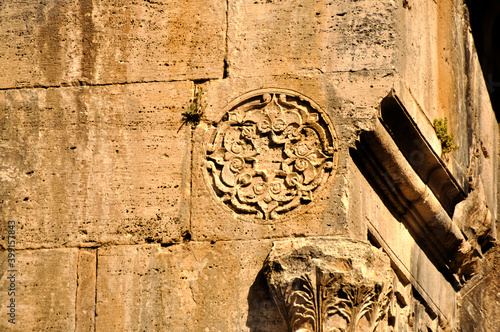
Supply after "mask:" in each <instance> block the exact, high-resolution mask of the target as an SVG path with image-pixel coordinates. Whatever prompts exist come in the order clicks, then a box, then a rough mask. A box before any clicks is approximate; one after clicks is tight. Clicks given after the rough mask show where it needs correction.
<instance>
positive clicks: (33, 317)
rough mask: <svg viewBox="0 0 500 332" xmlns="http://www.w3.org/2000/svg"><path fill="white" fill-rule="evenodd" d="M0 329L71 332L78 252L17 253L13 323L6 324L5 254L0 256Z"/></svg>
mask: <svg viewBox="0 0 500 332" xmlns="http://www.w3.org/2000/svg"><path fill="white" fill-rule="evenodd" d="M0 256H1V261H2V271H1V273H0V274H1V276H2V277H1V279H0V303H1V306H0V315H1V317H2V319H0V330H1V331H19V332H23V331H74V329H75V308H76V306H75V304H76V298H75V294H76V290H77V263H78V250H77V249H51V250H47V249H41V250H23V251H16V266H15V267H16V281H15V285H16V286H15V288H16V294H15V303H16V320H15V321H16V323H15V324H10V323H8V321H7V319H8V317H9V316H8V315H7V312H8V308H7V304H8V303H9V301H10V298H11V296H9V295H8V287H9V284H10V282H9V280H7V277H8V276H9V274H10V273H9V272H8V271H7V266H6V265H5V266H4V265H3V262H7V252H6V251H4V252H2V253H1V254H0Z"/></svg>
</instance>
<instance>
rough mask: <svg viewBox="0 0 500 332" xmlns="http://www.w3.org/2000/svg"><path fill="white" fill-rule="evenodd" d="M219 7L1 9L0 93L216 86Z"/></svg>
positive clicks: (70, 4) (73, 4)
mask: <svg viewBox="0 0 500 332" xmlns="http://www.w3.org/2000/svg"><path fill="white" fill-rule="evenodd" d="M225 6H226V4H225V2H222V1H209V2H207V1H189V2H182V3H181V2H178V1H141V2H137V1H131V0H127V1H92V0H80V1H68V0H63V1H54V0H44V1H40V2H37V3H31V2H25V1H9V2H2V4H0V11H1V12H2V20H1V21H0V39H1V40H2V41H3V44H2V45H3V46H2V48H1V49H0V59H1V61H2V66H1V68H0V88H7V87H19V86H36V85H43V86H47V85H49V86H53V85H61V84H70V85H71V84H74V83H78V82H80V81H83V82H89V83H116V82H140V81H161V80H179V79H207V78H220V77H222V75H223V60H224V52H225V47H226V46H225V40H224V35H225V29H226V22H225V21H226V8H225Z"/></svg>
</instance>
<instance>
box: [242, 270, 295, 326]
mask: <svg viewBox="0 0 500 332" xmlns="http://www.w3.org/2000/svg"><path fill="white" fill-rule="evenodd" d="M247 300H248V317H247V324H246V325H247V327H248V328H250V331H251V332H283V331H286V330H287V327H286V324H285V322H284V321H283V319H282V317H281V314H280V313H279V311H278V308H277V307H276V304H274V301H273V298H272V296H271V293H270V291H269V287H268V286H267V281H266V278H265V276H264V273H263V272H262V270H261V271H259V273H258V274H257V276H256V277H255V281H254V283H253V285H252V286H251V287H250V290H249V292H248V297H247Z"/></svg>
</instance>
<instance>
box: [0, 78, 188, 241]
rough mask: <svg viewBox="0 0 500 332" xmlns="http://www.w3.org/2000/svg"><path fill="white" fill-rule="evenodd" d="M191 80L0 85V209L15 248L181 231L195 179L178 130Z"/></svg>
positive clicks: (166, 236) (158, 237) (161, 236)
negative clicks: (12, 227) (10, 224)
mask: <svg viewBox="0 0 500 332" xmlns="http://www.w3.org/2000/svg"><path fill="white" fill-rule="evenodd" d="M192 87H193V86H192V84H191V83H189V82H179V83H152V84H137V85H135V84H132V85H119V86H108V87H81V88H59V89H25V90H12V91H3V92H1V93H0V108H1V112H0V128H1V140H2V141H1V145H0V155H1V159H0V165H1V172H0V176H1V180H2V183H3V185H2V186H3V187H2V190H3V191H2V197H1V198H2V209H1V212H0V215H1V216H2V218H3V220H15V221H16V222H17V223H18V225H19V227H18V235H19V236H18V248H23V247H24V248H26V247H40V246H56V245H61V244H62V243H65V244H69V245H85V243H90V244H92V243H95V242H98V243H102V242H120V243H135V242H144V241H166V242H168V241H170V240H171V239H173V238H179V237H180V233H181V232H182V227H183V223H184V222H185V221H186V220H188V218H189V217H188V215H189V211H188V203H187V198H186V197H187V195H188V187H187V186H188V185H189V183H190V180H189V176H190V175H189V169H190V151H189V146H190V137H189V132H188V129H187V126H184V127H183V128H182V129H180V130H179V128H180V126H181V123H182V117H181V113H182V111H183V109H184V108H185V107H186V106H187V105H188V104H189V100H190V97H191V96H192ZM0 236H2V237H3V236H5V234H0ZM1 243H2V245H3V244H4V243H5V242H4V241H3V240H2V242H1Z"/></svg>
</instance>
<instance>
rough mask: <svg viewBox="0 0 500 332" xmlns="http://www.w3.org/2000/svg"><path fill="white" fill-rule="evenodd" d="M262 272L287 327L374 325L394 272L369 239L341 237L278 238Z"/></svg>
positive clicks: (297, 330) (381, 318)
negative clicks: (279, 239)
mask: <svg viewBox="0 0 500 332" xmlns="http://www.w3.org/2000/svg"><path fill="white" fill-rule="evenodd" d="M264 274H265V276H266V278H267V282H268V285H269V288H270V290H271V292H272V295H273V298H274V300H275V302H276V304H277V306H278V308H279V310H280V313H281V315H282V316H283V318H284V319H285V321H286V323H287V324H288V328H289V331H291V332H329V331H349V332H354V331H363V332H364V331H378V328H379V327H380V326H381V325H385V324H386V321H387V310H388V306H389V302H390V301H391V298H392V296H393V292H392V281H393V278H394V274H393V272H392V269H391V268H390V262H389V259H388V258H387V257H386V256H385V255H384V254H383V253H382V252H381V251H379V250H378V249H376V248H374V247H372V246H371V245H369V244H367V243H364V242H361V241H353V240H349V239H343V238H330V239H326V238H316V239H310V238H309V239H293V240H285V241H279V242H276V243H275V244H274V246H273V249H272V250H271V253H270V254H269V256H268V258H267V259H266V262H265V265H264Z"/></svg>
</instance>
